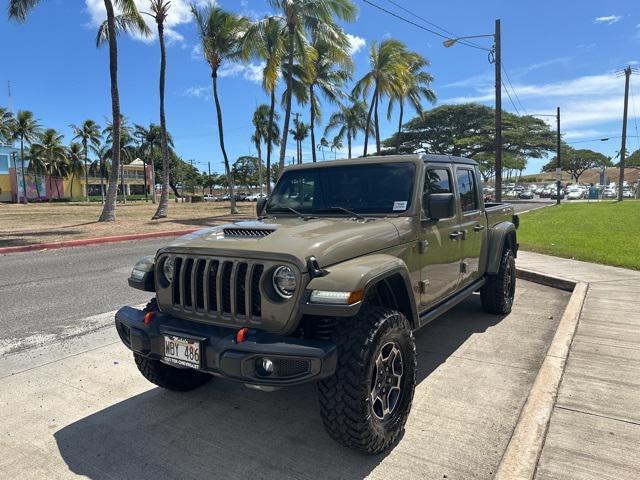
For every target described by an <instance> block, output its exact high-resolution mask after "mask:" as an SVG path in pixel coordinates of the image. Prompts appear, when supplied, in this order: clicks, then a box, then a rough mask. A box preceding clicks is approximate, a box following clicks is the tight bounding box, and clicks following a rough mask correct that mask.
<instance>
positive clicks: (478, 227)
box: [473, 223, 484, 232]
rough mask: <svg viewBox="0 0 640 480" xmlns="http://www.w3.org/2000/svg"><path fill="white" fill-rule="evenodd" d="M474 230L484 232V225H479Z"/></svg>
mask: <svg viewBox="0 0 640 480" xmlns="http://www.w3.org/2000/svg"><path fill="white" fill-rule="evenodd" d="M473 230H474V231H476V232H479V231H480V230H484V225H481V224H479V223H478V224H477V225H476V226H475V227H473Z"/></svg>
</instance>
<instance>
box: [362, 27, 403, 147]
mask: <svg viewBox="0 0 640 480" xmlns="http://www.w3.org/2000/svg"><path fill="white" fill-rule="evenodd" d="M409 57H410V55H409V52H408V51H407V47H406V46H405V45H404V43H402V42H400V41H399V40H395V39H391V38H390V39H387V40H383V41H382V42H380V44H378V43H377V42H373V43H372V44H371V47H370V49H369V63H370V70H369V71H368V72H367V73H366V74H365V75H364V76H363V77H362V78H361V79H360V80H358V82H357V83H356V85H355V87H354V88H353V92H352V95H353V96H354V97H359V96H360V95H362V96H363V97H365V98H366V96H367V95H368V94H369V90H371V88H373V95H372V97H371V104H370V105H369V113H368V114H367V125H370V124H371V116H372V114H373V115H374V126H375V133H376V151H377V152H380V127H379V122H378V103H379V102H380V98H381V97H382V96H391V95H392V94H393V91H394V88H395V85H396V84H397V83H402V82H405V81H406V79H407V77H409V76H410V72H409V65H408V62H409ZM368 143H369V131H368V130H365V132H364V156H366V155H367V147H368Z"/></svg>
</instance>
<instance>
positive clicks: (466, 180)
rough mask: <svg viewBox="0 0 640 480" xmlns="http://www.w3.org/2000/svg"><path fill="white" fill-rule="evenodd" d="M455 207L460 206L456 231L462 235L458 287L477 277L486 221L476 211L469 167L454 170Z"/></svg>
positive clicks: (475, 184)
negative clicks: (458, 229) (455, 186)
mask: <svg viewBox="0 0 640 480" xmlns="http://www.w3.org/2000/svg"><path fill="white" fill-rule="evenodd" d="M456 183H457V187H458V204H459V205H460V231H461V232H462V240H461V242H460V244H461V246H462V260H461V264H460V271H461V272H462V278H461V287H462V286H466V285H468V284H470V283H472V282H473V281H474V280H477V279H478V278H479V277H480V256H481V253H482V252H481V249H482V246H483V245H486V244H487V242H486V237H487V219H486V216H485V213H484V211H483V210H482V209H481V208H480V197H479V190H480V189H479V188H478V179H477V176H476V170H475V169H474V168H472V167H467V166H457V167H456Z"/></svg>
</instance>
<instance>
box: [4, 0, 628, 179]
mask: <svg viewBox="0 0 640 480" xmlns="http://www.w3.org/2000/svg"><path fill="white" fill-rule="evenodd" d="M203 1H205V0H196V2H201V3H202V2H203ZM371 1H372V2H373V3H375V4H377V5H379V6H381V7H383V8H385V9H387V10H390V11H393V12H395V13H397V14H399V15H401V16H404V17H406V18H411V19H412V20H413V21H414V22H416V23H419V24H421V25H423V26H425V27H426V28H429V29H432V30H435V31H439V32H440V33H442V30H439V29H438V28H436V27H434V26H433V25H430V24H427V23H424V20H426V21H428V22H431V23H432V24H435V25H437V26H438V27H441V28H443V29H446V30H447V31H448V32H452V33H454V34H455V35H458V36H463V35H482V34H491V33H493V28H494V21H495V19H496V18H500V19H501V24H502V52H503V53H502V58H503V66H504V68H505V70H506V73H507V75H508V80H510V85H509V82H508V81H507V82H505V83H507V86H506V88H507V90H508V92H509V93H510V95H511V97H512V100H513V103H512V102H511V101H510V99H509V96H508V95H507V94H506V92H504V91H503V108H504V109H505V110H507V111H511V112H516V111H517V112H520V113H527V114H555V110H556V107H558V106H559V107H560V108H561V113H562V115H561V119H562V135H563V139H564V140H565V141H567V142H571V143H572V146H574V147H575V148H591V149H594V150H596V151H600V152H602V153H604V154H606V155H610V156H615V155H616V154H617V152H618V151H619V150H620V135H621V128H622V110H623V108H622V107H623V96H624V77H623V76H620V75H619V71H621V69H622V68H624V67H625V66H626V65H631V66H632V67H637V68H640V11H638V8H637V2H632V1H615V0H609V1H607V2H603V1H589V0H585V1H581V2H580V8H575V7H576V2H573V1H572V2H560V1H558V0H553V1H550V0H537V1H512V0H511V1H507V0H504V1H496V0H484V1H482V2H475V1H474V2H472V1H468V0H467V1H463V0H449V1H447V2H435V1H433V2H427V1H425V0H393V1H392V0H371ZM136 2H137V3H138V4H139V6H140V10H142V11H144V10H146V9H147V5H148V0H136ZM354 2H355V4H356V5H357V7H358V18H357V20H356V21H355V22H354V23H350V24H344V25H343V26H344V28H345V31H346V32H347V33H348V34H349V35H350V39H351V42H352V52H353V54H352V57H353V60H354V63H355V67H356V68H355V74H354V78H355V79H358V78H360V77H361V76H363V75H364V73H365V72H366V71H367V66H368V56H367V52H368V48H369V46H370V45H371V42H372V41H380V40H382V39H385V38H388V37H394V38H397V39H399V40H401V41H403V42H405V43H406V44H407V46H408V47H409V48H410V49H412V50H415V51H417V52H419V53H420V54H422V55H423V56H425V57H426V58H427V59H428V60H429V61H430V63H431V65H430V67H429V70H430V72H431V74H432V75H433V76H434V82H433V85H432V88H433V89H434V90H435V92H436V94H437V97H438V101H437V103H436V105H438V104H443V103H462V102H467V101H477V102H481V103H485V104H487V105H490V106H493V102H494V93H493V88H494V87H493V85H494V76H493V65H492V64H490V63H489V62H488V60H487V54H486V52H485V51H482V50H478V49H475V48H470V47H467V46H464V45H461V44H457V45H455V46H453V47H451V48H444V47H443V45H442V41H443V38H441V37H439V36H437V35H434V34H432V33H430V32H427V31H424V30H422V29H419V28H417V27H415V26H412V25H410V24H407V23H405V22H403V21H402V20H400V19H397V18H395V17H392V16H390V15H389V14H387V13H385V12H382V11H380V10H378V9H376V8H374V7H372V6H371V5H368V4H367V3H366V2H364V1H362V0H354ZM218 3H219V4H220V5H221V6H222V7H223V8H225V9H228V10H231V11H235V12H237V13H242V14H244V15H246V16H248V17H250V18H253V19H257V18H261V17H263V16H265V15H269V14H272V13H273V12H272V10H271V8H270V7H269V4H268V2H267V1H266V0H218ZM394 3H395V4H396V5H394ZM7 5H8V0H0V12H1V15H0V45H2V46H3V48H0V105H3V106H7V105H9V106H10V107H11V108H12V109H13V110H14V111H15V110H20V109H22V110H32V111H33V112H34V113H35V115H36V117H37V118H38V119H40V122H41V124H42V125H43V126H46V127H53V128H55V129H57V130H59V131H60V132H61V133H63V134H65V140H66V141H67V142H70V141H71V138H72V135H71V131H70V129H69V125H70V124H72V123H76V124H77V123H80V122H82V121H83V120H84V119H86V118H93V119H94V120H96V121H98V122H99V123H101V124H102V125H104V123H105V122H106V121H107V119H108V117H109V116H110V112H111V110H110V109H111V104H110V90H109V72H108V51H107V49H106V48H104V47H103V48H100V49H97V48H96V47H95V34H96V30H97V26H98V25H99V24H100V23H101V22H102V21H103V20H104V18H105V14H104V2H103V0H42V1H41V2H40V4H39V5H38V6H37V7H36V8H35V9H34V10H33V11H32V13H31V14H30V16H29V18H28V19H27V21H26V22H25V23H23V24H17V23H15V22H13V21H9V20H8V19H7V16H6V13H5V12H6V11H7ZM171 5H172V6H171V10H170V15H169V19H168V23H167V30H166V35H167V39H168V43H169V47H168V53H167V56H168V70H167V90H166V91H167V94H166V104H167V105H166V109H167V123H168V128H169V131H170V132H171V133H172V135H173V138H174V142H175V147H176V151H177V152H178V154H179V155H181V156H182V158H184V159H185V160H193V161H194V165H196V166H197V167H198V168H199V169H200V170H206V169H207V168H208V163H209V162H210V163H211V170H212V171H217V172H221V171H222V169H223V163H222V155H221V153H220V149H219V146H218V137H217V127H216V117H215V107H214V103H213V99H212V94H211V86H210V85H211V77H210V70H209V68H208V65H207V64H206V63H205V62H204V60H203V58H202V55H201V53H200V50H199V47H198V39H197V35H196V31H195V27H194V24H193V21H192V19H191V16H190V13H189V2H188V1H187V0H172V3H171ZM397 5H401V6H402V7H404V8H406V9H407V10H409V11H410V12H411V14H409V13H407V12H405V11H402V10H401V9H400V8H399V7H398V6H397ZM634 7H635V8H634ZM412 14H413V15H412ZM418 17H422V19H420V18H418ZM152 27H153V26H152ZM448 35H449V34H448V33H445V36H448ZM474 42H475V43H477V44H478V45H481V46H483V47H490V46H491V43H492V39H491V38H479V39H476V40H474ZM118 49H119V82H120V96H121V99H120V101H121V109H122V112H123V114H124V115H126V116H127V117H128V119H129V121H130V122H131V123H141V124H148V123H150V122H155V123H159V121H158V118H159V112H158V109H159V107H158V70H159V47H158V42H157V38H156V36H153V37H152V38H148V39H142V38H139V37H138V38H135V37H128V36H122V37H120V38H119V40H118ZM261 69H262V66H261V65H260V63H259V62H258V61H253V62H250V63H248V64H227V65H224V66H223V67H222V70H221V72H220V78H219V81H218V84H219V94H220V98H221V102H222V112H223V118H224V124H225V141H226V142H225V143H226V146H227V151H228V153H229V156H230V159H231V161H233V160H234V159H235V158H237V157H239V156H241V155H247V154H254V155H255V153H256V152H255V147H254V146H253V145H252V144H251V142H250V137H251V133H252V126H251V115H252V113H253V111H254V110H255V107H256V106H257V105H258V104H260V103H267V102H268V96H267V94H266V93H265V92H264V91H263V90H262V88H261V86H260V78H261ZM503 77H504V75H503ZM504 80H507V79H506V78H503V81H504ZM8 82H10V85H11V87H10V88H11V97H10V98H9V96H8V88H7V87H8ZM514 92H515V93H514ZM278 97H279V96H278ZM334 108H335V107H332V106H331V105H329V104H325V105H324V106H323V116H322V119H321V122H320V123H321V125H320V127H319V128H318V129H317V130H316V138H317V139H319V138H320V137H321V136H322V132H323V130H324V127H323V125H322V123H323V122H326V121H327V119H328V118H329V115H330V114H331V112H332V111H333V109H334ZM407 110H408V109H407ZM293 111H294V112H299V113H300V114H301V118H302V119H303V120H304V121H306V122H308V117H309V111H308V107H304V106H298V105H295V106H294V108H293ZM636 113H638V114H640V75H634V76H632V77H631V94H630V104H629V121H628V135H629V136H630V138H629V139H628V147H627V148H628V150H630V151H633V150H635V149H637V148H640V138H639V134H638V128H637V120H636ZM411 115H412V113H409V115H406V116H405V118H407V119H408V118H410V116H411ZM544 118H545V119H546V120H548V121H550V122H555V120H554V119H553V118H551V117H544ZM381 120H382V123H381V135H382V137H383V138H385V137H388V136H389V135H390V134H392V133H393V132H394V131H395V127H396V124H397V117H396V116H395V115H394V116H393V117H392V118H391V120H390V121H387V119H386V106H385V107H384V108H383V109H381ZM554 128H555V125H554ZM599 138H610V139H609V140H608V141H600V140H595V141H593V140H592V139H599ZM362 144H363V138H362V137H359V138H357V139H356V140H355V141H354V154H360V153H361V151H362ZM287 150H288V151H287V159H288V160H289V159H291V158H292V156H293V155H294V154H295V144H294V143H292V142H291V140H289V144H288V149H287ZM303 154H304V160H305V161H310V160H311V145H310V144H309V141H307V142H305V145H304V147H303ZM341 154H343V155H345V156H346V152H338V153H337V155H338V157H340V156H341ZM323 155H324V157H325V158H327V159H329V158H333V155H334V154H333V153H332V152H329V151H325V152H318V158H319V159H322V158H323ZM544 163H545V160H544V159H532V160H530V161H529V163H528V166H527V170H526V171H527V173H535V172H538V171H539V170H540V168H541V166H542V165H543V164H544Z"/></svg>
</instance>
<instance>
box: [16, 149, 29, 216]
mask: <svg viewBox="0 0 640 480" xmlns="http://www.w3.org/2000/svg"><path fill="white" fill-rule="evenodd" d="M14 166H15V165H14ZM20 169H21V170H22V198H23V203H25V204H26V203H29V200H28V199H27V177H25V176H24V137H21V138H20ZM16 200H18V199H17V198H16Z"/></svg>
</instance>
